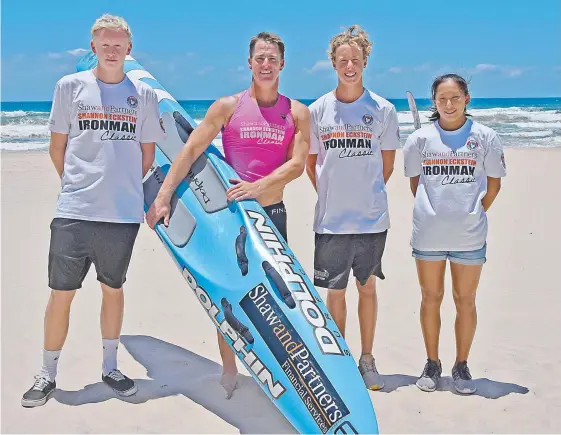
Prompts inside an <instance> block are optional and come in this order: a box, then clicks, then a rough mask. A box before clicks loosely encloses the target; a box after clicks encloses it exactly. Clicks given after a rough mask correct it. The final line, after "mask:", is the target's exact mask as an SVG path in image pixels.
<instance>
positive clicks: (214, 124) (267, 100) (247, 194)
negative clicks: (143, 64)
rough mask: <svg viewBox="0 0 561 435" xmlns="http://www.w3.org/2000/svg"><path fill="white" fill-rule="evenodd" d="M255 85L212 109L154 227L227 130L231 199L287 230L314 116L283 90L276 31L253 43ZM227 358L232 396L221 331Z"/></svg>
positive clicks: (165, 190)
mask: <svg viewBox="0 0 561 435" xmlns="http://www.w3.org/2000/svg"><path fill="white" fill-rule="evenodd" d="M248 64H249V69H250V70H251V71H252V82H251V87H250V88H249V89H248V90H245V91H243V92H241V93H239V94H236V95H232V96H228V97H222V98H220V99H218V100H216V101H215V102H214V103H213V104H212V105H211V106H210V107H209V109H208V111H207V113H206V116H205V118H204V119H203V121H202V122H201V123H200V124H199V125H198V126H197V128H196V129H195V130H194V131H193V132H192V133H191V135H190V136H189V139H188V140H187V142H186V144H185V146H184V147H183V149H182V151H181V152H180V153H179V155H178V156H177V158H176V159H175V161H174V162H173V164H172V166H171V168H170V170H169V172H168V174H167V176H166V178H165V181H164V183H163V185H162V187H161V189H160V192H159V193H158V196H157V197H156V199H155V201H154V202H153V204H152V206H151V207H150V209H149V210H148V213H147V214H146V221H147V223H148V225H149V226H150V227H151V228H154V226H155V225H156V223H157V222H158V221H160V219H162V218H163V220H164V225H166V226H167V225H168V224H169V216H170V209H171V207H170V200H171V197H172V195H173V193H174V192H175V189H176V188H177V186H178V185H179V183H180V182H181V180H183V179H184V178H185V177H186V176H187V173H188V172H189V169H190V168H191V165H192V164H193V163H194V162H195V160H197V158H199V156H200V155H201V154H202V153H203V152H204V151H205V150H206V149H207V148H208V146H209V144H210V143H211V141H212V140H213V139H214V138H215V137H216V136H217V135H218V133H220V131H221V130H222V144H223V147H224V155H225V157H226V161H227V162H228V163H229V164H230V165H231V166H232V167H233V168H234V169H235V170H236V172H237V173H238V174H239V176H240V180H230V183H231V184H232V187H230V189H228V192H227V196H228V200H230V201H233V200H237V201H243V200H244V199H256V200H257V201H258V202H259V204H261V206H262V207H263V208H264V210H265V212H266V213H267V215H268V216H269V217H270V218H271V220H272V221H273V223H274V224H275V225H276V227H277V228H278V230H279V232H280V233H281V234H282V236H283V237H284V238H285V240H286V239H287V234H286V221H287V218H286V209H285V207H284V203H283V201H282V198H283V192H284V187H285V186H286V184H288V183H289V182H290V181H292V180H294V179H295V178H298V177H299V176H300V175H302V173H303V172H304V168H305V165H306V157H307V156H308V151H309V146H310V145H309V116H310V112H309V110H308V108H307V106H305V105H304V104H302V103H300V102H298V101H296V100H292V99H289V98H287V97H285V96H284V95H281V94H279V91H278V89H279V74H280V72H281V70H282V69H283V68H284V43H283V41H282V40H281V39H280V38H279V37H278V36H277V35H274V34H271V33H268V32H262V33H259V34H258V35H257V36H254V37H253V38H252V39H251V41H250V43H249V58H248ZM218 344H219V347H220V355H221V357H222V361H223V373H222V379H221V384H222V386H223V387H224V389H225V390H226V398H228V399H229V398H230V397H231V396H232V394H233V392H234V389H235V388H236V385H237V382H236V375H237V373H238V370H237V367H236V358H235V355H234V353H233V352H232V350H231V349H230V347H229V346H228V344H227V343H226V340H224V338H223V337H222V335H221V334H220V333H218Z"/></svg>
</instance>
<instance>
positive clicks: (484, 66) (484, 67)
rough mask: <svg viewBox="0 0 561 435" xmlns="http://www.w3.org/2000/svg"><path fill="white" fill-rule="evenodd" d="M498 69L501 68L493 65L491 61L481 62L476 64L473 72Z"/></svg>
mask: <svg viewBox="0 0 561 435" xmlns="http://www.w3.org/2000/svg"><path fill="white" fill-rule="evenodd" d="M497 69H499V67H498V66H497V65H492V64H489V63H479V64H477V65H475V68H474V71H473V73H474V74H477V73H480V72H484V71H496V70H497Z"/></svg>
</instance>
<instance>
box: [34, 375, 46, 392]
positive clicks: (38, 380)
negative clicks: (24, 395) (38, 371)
mask: <svg viewBox="0 0 561 435" xmlns="http://www.w3.org/2000/svg"><path fill="white" fill-rule="evenodd" d="M48 385H49V380H48V379H45V378H44V377H43V376H39V375H37V376H35V383H34V384H33V389H34V390H39V391H43V389H45V387H47V386H48Z"/></svg>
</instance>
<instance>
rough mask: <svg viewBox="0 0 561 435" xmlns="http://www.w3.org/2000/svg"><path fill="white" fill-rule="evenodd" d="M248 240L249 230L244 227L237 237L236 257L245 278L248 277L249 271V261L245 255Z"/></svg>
mask: <svg viewBox="0 0 561 435" xmlns="http://www.w3.org/2000/svg"><path fill="white" fill-rule="evenodd" d="M246 240H247V230H246V229H245V227H244V226H243V225H242V226H241V227H240V234H239V235H238V237H236V257H237V259H238V266H239V268H240V270H241V272H242V275H243V276H246V275H247V272H248V269H249V261H248V259H247V255H246V253H245V241H246Z"/></svg>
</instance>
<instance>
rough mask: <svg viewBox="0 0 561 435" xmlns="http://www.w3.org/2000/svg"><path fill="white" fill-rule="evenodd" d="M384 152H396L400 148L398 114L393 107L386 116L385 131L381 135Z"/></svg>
mask: <svg viewBox="0 0 561 435" xmlns="http://www.w3.org/2000/svg"><path fill="white" fill-rule="evenodd" d="M380 144H381V149H382V151H389V150H396V149H398V148H399V120H398V119H397V112H396V110H395V107H394V106H392V107H391V109H390V110H389V111H388V114H387V115H386V119H385V122H384V130H383V132H382V134H381V135H380Z"/></svg>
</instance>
